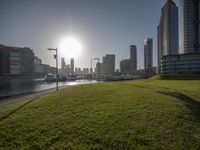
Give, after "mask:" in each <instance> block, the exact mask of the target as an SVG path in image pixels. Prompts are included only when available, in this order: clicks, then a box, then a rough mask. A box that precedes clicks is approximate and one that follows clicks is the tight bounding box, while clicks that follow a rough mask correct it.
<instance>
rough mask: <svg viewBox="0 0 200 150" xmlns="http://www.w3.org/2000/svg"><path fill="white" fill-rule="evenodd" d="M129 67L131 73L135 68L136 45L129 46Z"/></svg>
mask: <svg viewBox="0 0 200 150" xmlns="http://www.w3.org/2000/svg"><path fill="white" fill-rule="evenodd" d="M130 69H131V72H132V73H133V72H134V71H135V70H137V47H136V45H131V46H130Z"/></svg>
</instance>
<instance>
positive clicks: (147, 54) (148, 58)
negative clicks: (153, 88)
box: [144, 38, 153, 70]
mask: <svg viewBox="0 0 200 150" xmlns="http://www.w3.org/2000/svg"><path fill="white" fill-rule="evenodd" d="M152 53H153V39H152V38H146V39H145V40H144V69H145V70H151V69H152V67H153V56H152Z"/></svg>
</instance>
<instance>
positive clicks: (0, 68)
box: [0, 45, 34, 76]
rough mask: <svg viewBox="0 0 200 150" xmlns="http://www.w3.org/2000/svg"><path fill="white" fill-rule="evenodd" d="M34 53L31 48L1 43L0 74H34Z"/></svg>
mask: <svg viewBox="0 0 200 150" xmlns="http://www.w3.org/2000/svg"><path fill="white" fill-rule="evenodd" d="M33 74H34V53H33V50H31V49H30V48H26V47H24V48H21V47H11V46H4V45H0V75H2V76H9V75H11V76H12V75H20V76H21V75H28V76H29V75H33Z"/></svg>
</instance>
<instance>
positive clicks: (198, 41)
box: [179, 0, 200, 53]
mask: <svg viewBox="0 0 200 150" xmlns="http://www.w3.org/2000/svg"><path fill="white" fill-rule="evenodd" d="M199 6H200V3H199V0H180V9H179V39H180V40H179V52H180V53H196V52H200V38H199V35H200V29H199V28H200V26H199V25H200V24H199V22H200V15H199V13H200V9H199Z"/></svg>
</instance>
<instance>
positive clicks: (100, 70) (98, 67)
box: [96, 62, 103, 76]
mask: <svg viewBox="0 0 200 150" xmlns="http://www.w3.org/2000/svg"><path fill="white" fill-rule="evenodd" d="M96 73H97V76H101V75H102V74H103V63H100V62H98V63H96Z"/></svg>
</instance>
